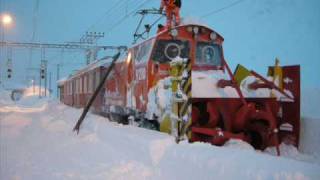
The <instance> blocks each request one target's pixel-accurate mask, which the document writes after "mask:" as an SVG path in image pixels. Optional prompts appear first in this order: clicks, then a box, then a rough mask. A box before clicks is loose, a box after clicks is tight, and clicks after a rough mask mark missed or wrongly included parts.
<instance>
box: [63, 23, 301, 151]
mask: <svg viewBox="0 0 320 180" xmlns="http://www.w3.org/2000/svg"><path fill="white" fill-rule="evenodd" d="M223 41H224V39H223V37H222V36H221V35H220V34H218V33H217V32H215V31H214V30H212V29H210V28H209V27H206V26H203V25H199V24H182V25H179V26H177V27H174V28H165V29H162V30H159V32H158V33H157V35H156V36H154V37H152V38H150V39H148V40H145V41H143V42H141V43H140V44H137V45H134V46H133V47H131V48H129V49H128V50H127V52H126V54H125V55H123V56H122V57H120V59H119V60H118V61H117V62H116V64H115V66H114V68H113V69H112V72H111V74H110V75H109V77H108V79H107V80H106V81H105V82H104V86H103V89H102V90H101V91H100V92H99V95H98V97H97V98H96V100H95V102H94V105H93V107H92V108H91V110H92V111H93V112H95V113H98V114H101V115H106V116H109V117H110V119H111V120H114V121H118V122H121V123H125V124H128V123H134V122H137V123H138V124H139V125H140V126H144V127H148V128H152V129H157V130H160V131H162V132H168V133H171V134H173V135H174V136H176V137H177V140H179V139H181V138H188V139H189V141H191V142H193V141H203V142H209V143H212V144H215V145H222V144H224V143H225V142H226V141H227V140H229V139H230V138H236V139H241V140H244V141H247V142H248V143H250V144H251V145H253V146H254V147H255V148H256V149H261V150H263V149H265V148H266V147H268V146H277V147H278V145H279V143H281V142H284V141H285V142H286V143H291V144H293V145H295V146H298V144H299V131H300V67H299V66H298V65H297V66H279V62H278V61H277V62H276V64H275V65H274V66H270V67H269V69H268V73H267V77H266V78H265V77H263V76H261V75H260V74H258V73H256V72H255V71H250V70H248V69H246V68H245V67H244V66H242V65H238V66H237V68H236V70H235V71H234V72H231V70H230V68H229V66H228V64H227V61H226V60H225V58H224V54H223ZM110 62H111V60H110V59H106V60H101V61H96V62H94V63H92V64H90V65H88V66H87V67H85V68H84V69H82V70H79V71H78V72H77V73H75V74H74V75H72V76H70V77H69V78H67V79H65V80H64V81H61V82H60V83H59V87H60V95H61V96H60V98H61V101H62V102H63V103H65V104H67V105H70V106H74V107H77V108H81V107H84V106H85V104H86V102H87V101H88V98H89V97H90V96H91V95H92V93H93V91H94V90H95V88H96V87H97V84H98V82H99V81H100V80H101V78H102V75H103V74H104V73H105V72H106V69H107V68H108V67H109V65H110Z"/></svg>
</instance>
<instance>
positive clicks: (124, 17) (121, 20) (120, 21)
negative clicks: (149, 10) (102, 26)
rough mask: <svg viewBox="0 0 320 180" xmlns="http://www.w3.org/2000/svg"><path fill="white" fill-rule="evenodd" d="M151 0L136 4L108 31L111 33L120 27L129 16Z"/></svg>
mask: <svg viewBox="0 0 320 180" xmlns="http://www.w3.org/2000/svg"><path fill="white" fill-rule="evenodd" d="M150 2H151V1H150V0H145V1H144V2H142V3H141V4H140V5H138V6H136V8H135V9H134V10H132V11H130V12H129V13H128V14H126V15H124V16H123V17H122V18H121V19H120V20H119V21H118V22H116V23H114V24H113V25H112V26H111V27H110V28H109V29H107V32H108V33H110V32H112V31H113V30H114V29H115V28H116V27H118V26H119V25H120V24H122V23H123V22H124V21H125V20H126V19H127V18H129V17H130V16H131V15H133V14H134V13H136V11H138V10H139V9H140V8H142V7H143V6H144V5H146V4H147V3H150Z"/></svg>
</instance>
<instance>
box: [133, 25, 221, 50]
mask: <svg viewBox="0 0 320 180" xmlns="http://www.w3.org/2000/svg"><path fill="white" fill-rule="evenodd" d="M188 26H198V27H202V28H206V29H208V30H210V31H212V32H214V33H216V34H217V36H218V37H219V38H220V39H221V40H222V41H224V38H223V37H222V36H221V35H220V34H219V33H217V32H216V31H214V30H213V29H212V28H210V27H209V26H207V25H205V24H200V23H193V22H190V23H188V22H185V23H184V22H182V24H181V25H179V26H176V27H175V28H183V27H188ZM170 30H171V29H166V30H163V31H161V32H159V33H157V34H155V35H154V36H152V37H150V38H148V39H146V40H144V41H141V42H139V43H137V44H134V45H133V46H131V47H130V48H129V49H132V48H134V47H137V46H139V45H141V44H143V43H144V42H146V41H150V40H152V39H156V38H157V37H159V36H161V35H163V34H166V33H169V32H170Z"/></svg>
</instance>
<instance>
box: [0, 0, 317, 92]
mask: <svg viewBox="0 0 320 180" xmlns="http://www.w3.org/2000/svg"><path fill="white" fill-rule="evenodd" d="M37 1H38V2H39V4H38V6H37V3H36V2H37ZM0 2H1V4H0V12H1V13H3V12H7V13H10V14H11V15H13V16H14V25H13V26H12V27H10V28H8V29H6V30H5V33H4V39H5V40H7V41H18V42H30V41H32V39H33V40H34V41H36V42H46V43H63V42H70V41H78V40H79V39H80V37H81V36H82V34H83V33H84V32H86V31H98V32H105V33H106V37H105V38H104V39H101V40H100V41H99V44H103V45H128V46H130V45H131V43H132V40H133V38H132V35H133V32H134V30H135V28H136V25H137V23H138V19H139V16H132V15H131V14H130V13H131V12H134V10H136V9H138V7H139V5H141V4H143V8H152V7H155V8H158V7H159V4H160V0H147V1H146V0H0ZM182 3H183V5H182V6H183V8H182V10H181V14H182V16H183V17H185V18H186V19H193V20H197V21H201V22H203V23H205V24H207V25H208V26H210V27H211V28H213V29H214V30H215V31H217V32H218V33H219V34H221V35H222V36H223V37H224V38H225V43H224V54H225V57H226V59H227V61H228V63H229V64H230V65H231V67H232V69H234V68H235V67H236V65H237V64H238V63H240V64H242V65H244V66H246V67H248V68H249V69H254V70H256V71H258V72H259V73H261V74H263V75H265V74H266V70H267V67H268V65H273V64H274V59H275V57H279V59H280V61H281V64H282V65H289V64H301V68H302V84H303V87H320V81H319V78H320V71H319V68H320V36H319V32H320V23H319V22H320V10H319V7H320V1H318V0H304V1H302V0H242V1H241V0H240V1H239V0H223V1H221V0H220V1H218V0H183V1H182ZM210 12H214V13H213V14H210ZM208 14H209V15H208ZM126 15H127V16H128V17H127V18H124V17H126ZM121 19H124V21H121V22H122V23H120V24H119V21H120V20H121ZM155 19H156V17H150V18H148V19H147V20H148V21H147V22H145V23H148V22H149V23H152V22H153V21H154V20H155ZM162 22H164V20H162ZM1 32H3V28H2V27H1ZM33 34H35V36H34V38H32V36H33ZM61 54H62V53H61V52H60V51H57V50H55V51H50V50H47V52H46V59H48V60H49V61H50V64H51V65H50V67H49V68H50V71H52V74H53V76H54V77H55V68H56V66H55V64H57V63H61V61H62V62H64V63H65V65H64V67H63V70H62V71H63V72H62V73H63V75H67V74H68V73H70V72H71V71H73V70H74V69H78V68H80V66H82V65H83V64H84V58H83V57H84V56H83V53H75V52H70V53H68V52H65V53H64V54H63V55H61ZM39 56H40V55H39V52H33V56H32V57H31V58H32V59H33V63H34V65H35V66H36V65H37V63H39V60H40V57H39ZM0 58H1V64H0V65H1V67H4V66H5V64H6V58H7V55H6V50H4V49H3V48H2V53H1V57H0ZM28 58H29V59H30V50H22V49H19V50H16V49H14V50H13V64H14V69H16V71H15V72H16V73H15V75H14V77H15V79H16V80H18V79H21V77H22V76H23V73H21V72H26V71H24V69H25V67H26V66H27V63H28V62H29V61H28ZM68 63H69V64H68ZM4 71H5V70H4V68H1V73H2V74H3V73H4ZM19 73H20V74H19ZM2 77H3V75H2Z"/></svg>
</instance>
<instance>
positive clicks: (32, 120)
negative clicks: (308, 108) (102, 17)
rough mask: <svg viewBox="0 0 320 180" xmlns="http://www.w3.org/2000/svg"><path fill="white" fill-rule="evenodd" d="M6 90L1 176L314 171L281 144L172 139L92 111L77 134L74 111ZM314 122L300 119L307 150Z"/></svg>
mask: <svg viewBox="0 0 320 180" xmlns="http://www.w3.org/2000/svg"><path fill="white" fill-rule="evenodd" d="M27 92H28V91H27ZM8 95H9V93H8V92H7V91H4V90H0V125H1V126H0V150H1V151H0V179H1V180H2V179H4V180H7V179H8V180H10V179H14V180H20V179H23V180H24V179H27V180H29V179H30V180H38V179H39V180H40V179H41V180H42V179H46V180H48V179H49V180H50V179H139V180H140V179H279V180H281V179H315V180H316V179H319V178H320V162H319V161H317V158H313V156H311V155H312V154H310V153H309V154H301V153H300V152H298V151H297V150H296V149H294V148H293V147H290V146H287V145H284V144H282V145H281V151H282V154H283V155H284V157H277V156H273V155H270V154H273V153H274V149H268V150H267V151H266V152H258V151H254V150H253V148H252V147H251V146H250V145H248V144H246V143H244V142H241V141H235V140H232V141H230V142H228V143H227V144H226V145H225V147H216V146H212V145H209V144H204V143H193V144H189V143H187V142H182V143H180V144H176V143H175V141H174V138H173V137H171V136H169V135H167V134H163V133H159V132H155V131H151V130H146V129H142V128H137V127H132V126H123V125H119V124H115V123H111V122H109V121H107V119H105V118H102V117H99V116H96V115H92V114H89V115H88V117H87V118H86V119H85V121H84V124H83V125H82V129H81V130H80V134H79V135H76V134H75V133H74V132H72V128H73V126H74V125H75V123H76V121H77V119H78V117H79V116H80V113H81V110H78V109H74V108H70V107H67V106H65V105H63V104H61V103H59V102H58V101H57V100H53V99H46V98H42V99H40V100H39V99H38V97H37V96H32V95H30V94H29V96H24V97H23V98H22V99H21V100H20V101H18V102H15V103H14V102H12V101H11V100H10V98H8V97H7V96H8ZM318 95H319V94H318ZM315 119H316V118H315ZM304 122H309V121H304ZM313 122H314V123H315V124H313V126H304V127H305V128H307V129H306V131H305V132H307V133H310V135H313V136H312V137H309V135H306V137H307V138H305V139H302V143H303V146H305V147H307V148H306V149H308V148H309V149H308V150H310V151H305V152H306V153H308V152H311V151H312V149H314V150H318V149H319V146H320V145H319V142H320V141H319V139H320V138H319V133H318V134H316V135H314V133H316V132H318V131H316V130H317V127H319V124H320V121H319V119H317V120H315V121H313ZM307 124H308V123H307ZM305 140H307V141H305ZM297 159H298V160H297Z"/></svg>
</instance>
